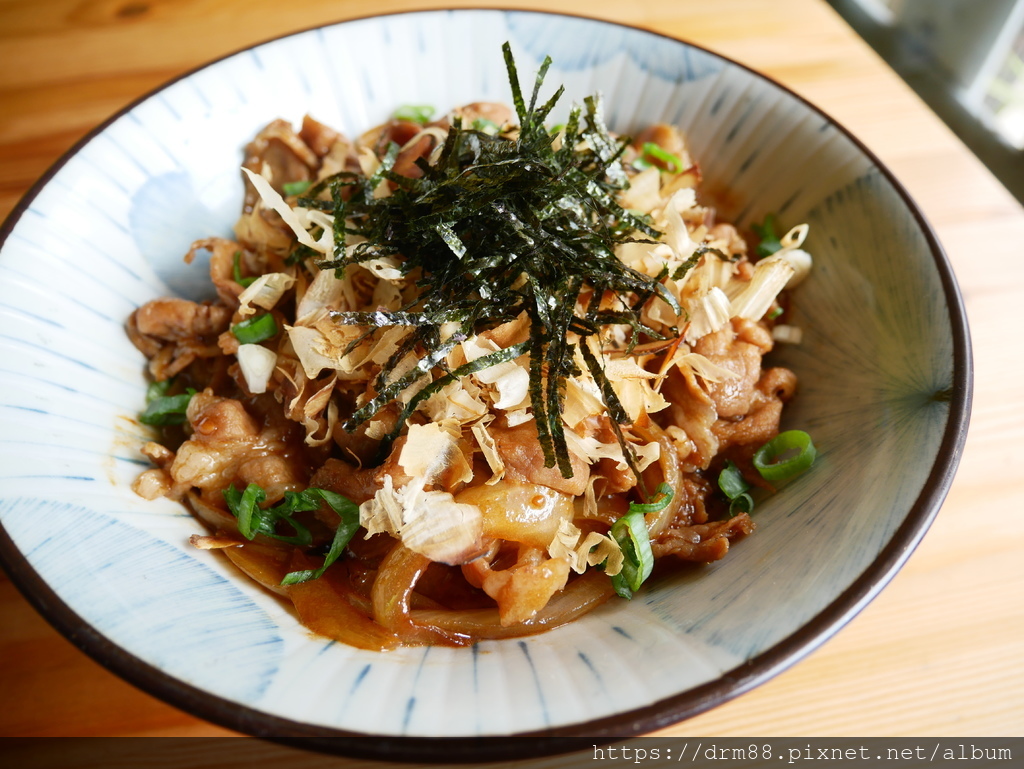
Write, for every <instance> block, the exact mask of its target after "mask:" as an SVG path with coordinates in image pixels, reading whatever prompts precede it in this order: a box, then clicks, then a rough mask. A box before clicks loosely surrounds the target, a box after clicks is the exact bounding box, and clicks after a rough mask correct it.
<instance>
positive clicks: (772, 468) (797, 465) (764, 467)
mask: <svg viewBox="0 0 1024 769" xmlns="http://www.w3.org/2000/svg"><path fill="white" fill-rule="evenodd" d="M794 452H795V453H794ZM817 456H818V451H817V449H815V448H814V443H813V442H812V441H811V436H809V435H808V434H807V433H805V432H804V431H803V430H787V431H786V432H784V433H779V434H778V435H776V436H775V437H774V438H772V439H771V440H770V441H768V442H767V443H766V444H765V445H764V446H762V447H761V448H759V449H758V450H757V452H756V453H755V454H754V467H756V468H757V472H759V473H760V474H761V477H762V478H764V479H765V480H766V481H784V480H786V479H787V478H792V477H793V476H795V475H799V474H800V473H802V472H803V471H804V470H806V469H807V468H809V467H810V466H811V465H812V464H814V460H815V458H816V457H817Z"/></svg>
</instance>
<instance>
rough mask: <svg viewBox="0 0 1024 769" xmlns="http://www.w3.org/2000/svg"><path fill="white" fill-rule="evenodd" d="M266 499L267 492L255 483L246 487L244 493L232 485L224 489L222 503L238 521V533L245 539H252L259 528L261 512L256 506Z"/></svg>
mask: <svg viewBox="0 0 1024 769" xmlns="http://www.w3.org/2000/svg"><path fill="white" fill-rule="evenodd" d="M266 498H267V492H265V491H264V490H263V489H261V488H260V487H259V486H257V485H256V484H255V483H250V484H249V485H248V486H246V487H245V491H244V492H242V491H239V490H238V489H236V488H235V484H233V483H232V484H231V486H230V487H229V488H227V489H224V501H225V502H227V503H228V510H230V511H231V514H232V515H233V516H235V517H236V518H237V519H238V533H239V534H241V535H242V536H243V537H245V538H246V539H254V538H255V537H256V534H257V532H258V531H259V529H260V528H261V527H260V519H261V518H262V515H261V513H262V511H260V509H259V507H258V505H259V503H260V502H262V501H263V500H265V499H266ZM258 511H259V512H258Z"/></svg>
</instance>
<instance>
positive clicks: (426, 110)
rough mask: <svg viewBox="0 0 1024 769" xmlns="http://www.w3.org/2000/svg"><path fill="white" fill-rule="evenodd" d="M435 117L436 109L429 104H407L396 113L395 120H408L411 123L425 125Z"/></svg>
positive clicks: (393, 115) (394, 114)
mask: <svg viewBox="0 0 1024 769" xmlns="http://www.w3.org/2000/svg"><path fill="white" fill-rule="evenodd" d="M433 116H434V108H433V107H432V106H430V105H429V104H405V105H403V106H401V107H399V108H398V109H396V110H395V111H394V113H393V114H392V117H393V118H394V119H395V120H408V121H409V122H411V123H419V124H421V125H422V124H424V123H427V122H429V121H430V118H432V117H433Z"/></svg>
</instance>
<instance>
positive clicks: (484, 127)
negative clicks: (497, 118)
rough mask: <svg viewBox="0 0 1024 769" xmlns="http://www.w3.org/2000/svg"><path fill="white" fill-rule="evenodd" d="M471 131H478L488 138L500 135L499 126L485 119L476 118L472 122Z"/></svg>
mask: <svg viewBox="0 0 1024 769" xmlns="http://www.w3.org/2000/svg"><path fill="white" fill-rule="evenodd" d="M473 130H474V131H480V132H481V133H485V134H487V135H489V136H497V135H498V134H500V133H501V126H500V125H498V124H497V123H495V122H494V121H493V120H488V119H487V118H485V117H478V118H477V119H476V120H474V121H473Z"/></svg>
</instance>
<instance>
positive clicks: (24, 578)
mask: <svg viewBox="0 0 1024 769" xmlns="http://www.w3.org/2000/svg"><path fill="white" fill-rule="evenodd" d="M445 12H448V13H465V12H469V13H480V12H489V13H496V14H510V13H515V14H523V15H541V16H551V17H561V18H567V19H578V20H583V21H587V22H593V23H596V24H604V25H609V26H612V27H620V28H624V29H627V30H633V31H637V32H642V33H645V34H649V35H655V36H657V37H660V38H662V39H664V40H668V41H671V42H674V43H678V44H680V45H683V46H687V47H690V48H692V49H694V50H698V51H701V52H703V53H706V54H708V55H710V56H713V57H715V58H717V59H719V60H721V61H723V62H724V63H726V64H727V65H730V66H733V67H737V68H739V69H741V70H744V71H746V72H747V73H749V74H751V75H753V76H754V77H755V78H759V79H761V80H765V81H767V82H769V83H771V84H772V85H774V86H775V87H776V88H778V89H780V90H781V91H782V92H784V93H786V94H787V95H788V96H789V97H791V98H793V99H795V100H797V101H798V102H799V103H801V104H802V105H803V106H804V107H806V108H807V109H809V110H810V111H811V112H812V113H814V114H817V115H818V116H820V117H821V118H823V119H824V120H826V121H827V122H828V123H829V124H830V125H831V126H833V127H834V128H835V129H837V130H838V131H840V132H841V133H842V134H843V135H844V136H845V137H846V138H847V139H848V140H849V141H851V142H852V143H853V144H854V145H855V146H856V147H857V148H858V150H859V151H860V152H862V153H863V154H864V156H865V157H866V158H868V159H869V160H870V161H871V162H872V163H873V164H874V165H875V167H876V168H877V169H878V170H879V172H880V173H881V174H882V175H883V176H884V177H885V179H886V180H887V182H888V183H889V184H891V185H892V187H893V189H894V190H895V191H896V193H897V194H898V195H899V196H900V198H901V199H902V200H903V202H904V204H905V205H906V207H907V209H908V210H909V211H910V212H911V214H912V215H913V217H914V219H915V220H916V222H917V225H918V227H919V228H920V230H921V232H922V233H923V235H924V237H925V239H926V242H927V244H928V249H929V251H930V253H931V255H932V257H933V259H934V262H935V267H936V269H937V270H938V273H939V277H940V281H941V285H942V289H943V296H944V298H945V300H946V304H947V307H948V311H949V321H950V327H951V331H952V337H953V338H952V342H953V372H952V380H953V382H952V392H951V393H950V395H949V416H948V421H947V423H946V427H945V430H944V432H943V436H942V440H941V442H940V445H939V450H938V452H937V455H936V459H935V462H934V464H933V465H932V468H931V470H930V471H929V474H928V477H927V479H926V481H925V484H924V487H923V489H922V491H921V493H920V494H919V495H918V497H917V499H916V500H915V501H914V503H913V505H912V506H911V507H910V509H909V510H908V512H907V515H906V517H905V518H904V520H903V522H902V523H901V524H900V526H899V527H898V528H897V529H896V530H895V532H894V533H893V534H892V537H891V539H890V541H889V543H888V544H887V545H886V546H885V547H884V548H883V549H882V550H881V551H880V552H879V553H878V555H877V556H876V557H875V558H874V560H873V561H872V562H871V563H870V564H869V565H868V566H867V567H866V568H865V569H864V571H863V572H862V573H861V574H860V575H859V576H858V577H857V578H856V579H855V580H854V581H853V582H852V583H851V584H850V585H849V587H847V589H846V590H844V591H843V592H842V593H840V594H839V595H838V596H836V597H835V598H834V599H833V600H832V601H831V602H830V603H829V604H828V605H826V606H825V607H824V608H823V609H822V610H821V611H819V612H818V613H817V614H816V615H815V616H813V617H812V618H811V619H809V620H808V621H806V622H805V623H804V624H803V625H802V626H801V627H800V628H799V629H797V630H796V631H795V632H794V633H791V634H790V635H787V636H786V637H784V638H783V639H782V640H780V641H778V642H777V643H775V644H774V645H772V646H771V647H769V648H768V649H767V650H765V651H763V652H761V653H760V654H758V655H757V656H755V657H753V658H751V659H749V660H747V661H746V662H744V663H742V664H741V665H739V666H737V667H735V668H733V669H732V670H729V671H726V672H725V673H723V674H722V675H721V676H720V677H719V678H717V679H716V680H714V681H709V682H706V683H704V684H701V685H699V686H697V687H694V688H692V689H687V690H685V691H682V692H678V693H676V694H673V695H671V696H669V697H666V698H664V699H661V700H657V701H655V702H652V703H650V704H648V705H645V706H642V707H640V708H635V709H633V710H630V711H627V712H624V713H620V714H615V715H612V716H605V717H601V718H598V719H594V720H590V721H586V722H582V723H577V724H569V725H566V726H561V727H554V728H551V729H546V730H536V731H528V732H520V733H516V734H507V735H484V736H454V737H426V736H408V735H376V734H366V733H362V732H354V731H349V730H344V729H339V728H334V727H327V726H320V725H315V724H305V723H299V722H296V721H293V720H290V719H287V718H283V717H281V716H276V715H272V714H269V713H266V712H264V711H261V710H257V709H255V708H252V707H250V706H248V705H242V704H239V703H236V702H232V701H230V700H228V699H226V698H222V697H220V696H218V695H215V694H211V693H209V692H207V691H205V690H203V689H200V688H198V687H196V686H193V685H191V684H187V683H185V682H183V681H181V680H179V679H177V678H175V677H173V676H171V675H170V674H168V673H165V672H163V671H162V670H160V669H159V668H157V667H155V666H153V665H151V664H149V663H147V662H144V661H143V660H141V659H139V658H138V657H136V656H135V655H134V654H132V653H131V652H129V651H128V650H126V649H124V648H122V647H120V646H118V645H117V644H115V643H113V642H112V641H110V640H109V639H108V638H106V637H105V636H104V635H103V634H102V633H100V632H98V631H97V630H96V629H95V628H93V627H92V626H91V625H90V624H89V623H88V622H86V621H85V620H84V619H83V618H82V617H81V616H79V615H78V613H77V612H75V611H74V610H73V609H72V608H71V607H70V606H68V605H67V604H66V603H65V602H64V601H63V600H62V599H61V598H60V596H59V595H58V594H57V593H56V592H55V591H54V590H53V588H52V587H50V586H49V585H48V584H47V583H46V581H45V580H43V579H42V577H41V576H40V575H39V574H38V573H37V572H36V571H35V569H34V568H33V567H32V565H31V564H30V563H29V561H28V559H27V558H26V557H25V555H24V554H23V553H21V551H20V550H19V549H18V548H17V547H16V546H15V544H14V542H13V541H12V539H11V537H10V535H9V534H8V533H7V531H6V529H5V528H4V526H3V524H2V522H0V567H2V568H3V569H4V571H5V572H6V573H7V574H8V576H9V577H10V579H11V582H12V583H13V584H14V585H15V587H17V588H18V590H19V591H20V592H21V593H22V595H23V596H24V597H25V598H26V600H27V601H28V602H29V603H30V604H31V605H32V606H33V608H35V609H36V611H38V612H39V614H41V615H42V617H43V618H44V619H45V620H46V621H47V622H49V623H50V625H51V626H52V627H54V628H55V629H56V630H57V631H58V632H59V633H61V634H62V635H63V636H64V637H65V638H66V639H67V640H69V641H71V643H72V644H74V645H75V646H76V647H77V648H78V649H80V650H81V651H83V652H85V654H87V655H88V656H89V657H91V658H92V659H93V660H94V661H96V662H98V663H99V664H100V665H102V666H103V667H105V668H107V669H108V670H110V671H112V672H113V673H115V674H116V675H118V676H119V677H121V678H122V679H124V680H125V681H127V682H128V683H130V684H132V685H134V686H136V687H137V688H139V689H141V690H142V691H144V692H146V693H148V694H150V695H152V696H155V697H157V698H158V699H161V700H163V701H164V702H166V703H168V704H170V705H172V706H174V707H177V708H179V709H181V710H183V711H185V712H187V713H190V714H192V715H195V716H197V717H199V718H202V719H204V720H207V721H209V722H211V723H214V724H217V725H219V726H222V727H225V728H228V729H232V730H234V731H238V732H241V733H245V734H248V735H250V736H253V737H257V738H262V739H265V740H268V741H272V742H277V743H281V744H285V745H291V746H294V747H299V748H304V749H312V750H317V751H321V752H326V753H333V754H338V755H345V756H351V757H354V758H365V759H376V760H381V761H409V762H413V761H415V762H430V763H465V762H471V761H485V760H492V761H493V760H508V759H513V758H517V759H521V758H533V757H539V756H546V755H554V754H559V753H568V752H572V751H577V750H581V749H586V748H590V747H591V746H592V745H594V744H595V743H602V744H608V743H610V742H613V741H617V740H622V739H627V738H630V737H635V736H638V735H643V734H647V733H649V732H653V731H655V730H658V729H663V728H665V727H667V726H670V725H672V724H676V723H679V722H681V721H684V720H686V719H688V718H691V717H693V716H695V715H697V714H699V713H702V712H704V711H707V710H710V709H711V708H713V707H716V706H718V705H720V704H722V703H724V702H727V701H729V700H731V699H733V698H735V697H738V696H739V695H741V694H743V693H745V692H747V691H750V690H751V689H753V688H755V687H757V686H759V685H760V684H762V683H764V682H765V681H767V680H769V679H771V678H773V677H775V676H776V675H778V674H779V673H781V672H783V671H784V670H786V669H787V668H789V667H791V666H792V665H794V664H796V663H797V662H799V661H800V660H802V659H803V658H805V657H806V656H808V655H809V654H810V653H811V652H813V651H814V650H815V649H817V648H818V647H820V646H821V645H822V644H823V643H825V642H826V641H827V640H828V639H829V638H831V637H832V636H833V635H834V634H835V633H836V632H838V631H839V630H840V629H841V628H842V627H843V626H844V625H846V623H848V622H849V621H850V620H852V619H853V617H854V616H856V615H857V614H858V613H859V612H860V611H861V610H862V609H863V608H864V607H865V606H867V604H868V603H870V602H871V601H872V600H873V599H874V598H875V596H877V595H878V593H879V592H881V590H882V589H883V588H884V587H885V586H886V585H887V584H888V583H889V581H890V580H891V579H892V578H893V577H894V576H895V575H896V573H897V572H898V571H899V570H900V568H901V567H902V566H903V564H904V563H905V562H906V561H907V559H908V558H909V557H910V555H911V553H912V552H913V551H914V550H915V549H916V547H917V545H918V544H919V543H920V541H921V539H922V538H923V537H924V535H925V533H926V532H927V530H928V528H929V527H930V526H931V523H932V521H933V520H934V519H935V517H936V516H937V515H938V512H939V509H940V508H941V506H942V503H943V501H944V500H945V497H946V495H947V493H948V491H949V488H950V486H951V484H952V482H953V478H954V476H955V474H956V470H957V467H958V465H959V462H960V457H961V455H962V453H963V449H964V443H965V441H966V437H967V428H968V424H969V422H970V413H971V399H972V394H973V362H972V348H971V339H970V331H969V328H968V324H967V315H966V311H965V308H964V303H963V297H962V295H961V292H960V289H959V286H958V285H957V282H956V278H955V275H954V272H953V268H952V264H951V263H950V261H949V257H948V256H947V255H946V253H945V250H944V249H943V247H942V245H941V243H940V242H939V239H938V237H937V235H936V233H935V231H934V229H933V228H932V226H931V224H930V223H929V222H928V220H927V218H926V217H925V215H924V213H923V212H922V211H921V209H920V208H919V206H918V205H917V203H916V202H915V201H914V199H913V198H912V197H911V195H910V193H909V192H908V191H907V189H906V188H905V187H904V186H903V184H902V183H901V182H900V181H899V180H898V179H897V178H896V176H895V175H894V174H893V173H892V171H890V170H889V168H888V167H887V166H886V165H885V164H884V163H883V162H882V161H881V160H880V159H879V157H878V156H877V155H876V154H875V153H874V152H873V151H872V150H871V149H869V148H868V147H867V146H866V145H865V144H864V143H863V142H862V141H861V140H860V139H858V138H857V137H856V136H854V135H853V134H852V133H851V132H850V131H849V130H848V129H847V128H846V127H845V126H844V125H842V124H841V123H839V122H838V121H837V120H835V119H834V118H832V117H831V116H830V115H829V114H827V113H826V112H824V111H823V110H822V109H821V108H820V107H818V106H816V105H815V104H813V103H811V102H810V101H808V100H807V99H805V98H804V97H803V96H801V95H800V94H798V93H796V92H795V91H794V90H792V89H791V88H789V87H787V86H786V85H784V84H782V83H779V82H778V81H776V80H775V79H773V78H772V77H770V76H768V75H766V74H764V73H762V72H759V71H757V70H755V69H753V68H752V67H750V66H747V65H745V64H742V63H741V62H738V61H736V60H734V59H732V58H730V57H728V56H725V55H723V54H721V53H718V52H716V51H713V50H710V49H708V48H706V47H704V46H702V45H699V44H696V43H693V42H691V41H689V40H685V39H683V38H679V37H675V36H673V35H670V34H667V33H664V32H659V31H657V30H652V29H649V28H646V27H644V26H641V25H637V24H631V23H624V22H618V21H613V20H610V19H605V18H599V17H595V16H588V15H585V14H579V13H569V12H563V11H546V10H532V9H520V8H511V7H504V6H502V7H476V6H467V7H457V8H452V7H444V6H439V7H432V8H420V9H408V10H400V11H394V12H387V13H367V14H362V15H359V16H353V17H349V18H344V19H341V20H339V21H335V22H328V23H324V24H317V25H313V26H310V27H305V28H302V29H298V30H294V31H291V32H287V33H284V34H281V35H276V36H273V37H270V38H266V39H263V40H260V41H257V42H255V43H252V44H250V45H247V46H243V47H242V48H239V49H237V50H233V51H231V52H229V53H226V54H223V55H221V56H218V57H217V58H214V59H211V60H209V61H206V62H204V63H202V64H200V65H198V66H195V67H192V68H190V69H188V70H186V71H184V72H182V73H181V74H179V75H177V76H175V77H173V78H171V79H169V80H167V81H166V82H163V83H162V84H161V85H159V86H157V87H155V88H153V89H151V90H149V91H147V92H146V93H144V94H143V95H141V96H139V97H137V98H136V99H134V100H132V101H131V102H130V103H128V104H127V105H126V106H124V107H122V108H121V109H119V110H117V111H116V112H115V113H113V114H112V115H110V116H109V117H108V118H106V119H105V120H104V121H102V122H101V123H99V124H98V125H96V126H95V127H94V128H92V129H91V130H90V131H88V132H87V133H86V134H85V135H84V136H82V137H81V138H80V139H79V140H78V141H76V142H75V143H74V144H73V145H72V146H71V147H70V148H69V149H68V150H67V151H65V152H64V153H63V154H62V155H61V156H60V157H59V158H58V159H57V160H56V161H54V163H53V164H52V165H51V166H50V167H49V168H48V169H47V170H46V171H45V172H44V174H43V175H42V176H41V177H40V178H39V179H38V180H37V181H36V182H35V183H34V184H33V185H32V186H31V187H30V188H29V190H28V191H27V192H26V193H25V194H24V195H23V196H22V198H21V199H20V200H19V201H18V202H17V203H16V204H15V206H14V208H13V209H12V210H11V212H10V214H9V215H8V216H7V218H6V219H5V220H4V222H3V224H2V225H0V253H2V250H3V246H4V244H5V243H6V241H7V237H8V236H9V235H10V234H11V232H12V231H13V229H14V227H15V226H16V225H17V223H18V222H19V220H20V219H21V217H22V215H23V214H24V213H25V211H26V210H27V209H28V208H29V206H30V205H31V204H32V202H33V201H34V200H35V198H36V197H37V196H38V195H39V194H40V193H41V192H42V190H43V189H44V188H45V187H46V186H47V185H48V184H49V182H50V181H51V180H52V179H53V177H54V176H55V175H56V174H57V173H59V172H60V170H61V169H62V168H63V167H64V166H65V165H66V164H67V163H68V162H69V161H70V160H71V159H72V158H74V157H75V156H76V155H77V154H78V153H79V152H80V151H81V150H82V148H83V147H85V145H87V144H88V143H89V142H90V141H92V140H93V139H94V138H96V137H97V136H98V135H100V134H102V133H103V132H104V131H105V130H106V129H107V128H108V127H109V126H110V125H112V124H113V123H114V122H115V121H117V120H118V119H120V118H121V117H123V116H124V115H126V114H128V113H130V112H131V111H132V110H134V109H135V108H136V107H138V106H139V105H141V104H142V103H143V102H145V101H147V100H149V99H151V98H152V97H154V96H156V95H157V94H159V93H161V92H162V91H164V90H166V89H168V88H170V87H171V86H172V85H174V84H175V83H177V82H179V81H182V80H185V79H187V78H189V77H192V76H193V75H195V74H197V73H198V72H200V71H202V70H205V69H207V68H208V67H211V66H213V65H216V64H218V63H219V62H221V61H224V60H226V59H229V58H231V57H233V56H236V55H238V54H241V53H245V52H246V51H249V50H251V49H254V48H259V47H262V46H264V45H267V44H269V43H273V42H275V41H277V40H282V39H285V38H290V37H294V36H298V35H303V34H307V33H309V32H311V31H314V30H317V29H323V28H328V27H336V26H341V25H344V24H349V23H353V22H359V21H365V20H369V19H385V18H391V17H403V16H413V15H424V14H434V13H445Z"/></svg>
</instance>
